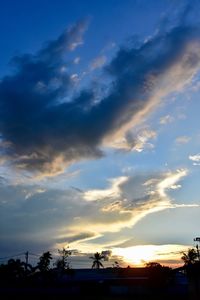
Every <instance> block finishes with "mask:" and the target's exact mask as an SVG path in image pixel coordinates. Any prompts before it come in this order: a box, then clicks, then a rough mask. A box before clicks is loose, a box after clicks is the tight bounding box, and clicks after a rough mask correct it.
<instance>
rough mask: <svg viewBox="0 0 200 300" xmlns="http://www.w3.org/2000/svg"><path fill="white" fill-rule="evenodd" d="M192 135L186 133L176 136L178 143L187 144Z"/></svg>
mask: <svg viewBox="0 0 200 300" xmlns="http://www.w3.org/2000/svg"><path fill="white" fill-rule="evenodd" d="M190 139H191V138H190V137H189V136H186V135H182V136H179V137H177V138H176V144H179V145H183V144H187V143H188V142H189V141H190Z"/></svg>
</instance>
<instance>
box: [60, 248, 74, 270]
mask: <svg viewBox="0 0 200 300" xmlns="http://www.w3.org/2000/svg"><path fill="white" fill-rule="evenodd" d="M58 253H59V255H60V258H59V259H58V260H57V261H56V266H57V268H58V269H61V270H65V269H70V265H69V261H68V258H69V256H70V255H71V254H72V252H71V250H69V249H65V248H63V249H62V250H59V249H58Z"/></svg>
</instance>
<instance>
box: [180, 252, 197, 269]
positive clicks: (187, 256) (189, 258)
mask: <svg viewBox="0 0 200 300" xmlns="http://www.w3.org/2000/svg"><path fill="white" fill-rule="evenodd" d="M182 254H183V256H182V257H181V259H182V260H183V261H184V264H185V265H189V264H194V263H195V262H196V260H197V258H198V253H197V251H196V250H195V249H194V248H189V249H188V251H187V253H185V252H183V253H182Z"/></svg>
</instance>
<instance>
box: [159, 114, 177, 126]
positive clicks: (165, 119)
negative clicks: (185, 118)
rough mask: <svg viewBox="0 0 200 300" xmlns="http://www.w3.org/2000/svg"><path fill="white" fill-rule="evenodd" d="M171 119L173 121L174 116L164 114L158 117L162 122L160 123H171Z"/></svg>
mask: <svg viewBox="0 0 200 300" xmlns="http://www.w3.org/2000/svg"><path fill="white" fill-rule="evenodd" d="M173 121H174V118H173V117H172V116H170V115H166V116H164V117H162V118H160V124H162V125H166V124H169V123H172V122H173Z"/></svg>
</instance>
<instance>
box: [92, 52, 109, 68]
mask: <svg viewBox="0 0 200 300" xmlns="http://www.w3.org/2000/svg"><path fill="white" fill-rule="evenodd" d="M105 63H106V56H105V55H101V56H98V57H96V58H95V59H94V60H93V61H92V62H91V64H90V70H91V71H94V70H95V69H99V68H102V67H103V65H104V64H105Z"/></svg>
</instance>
